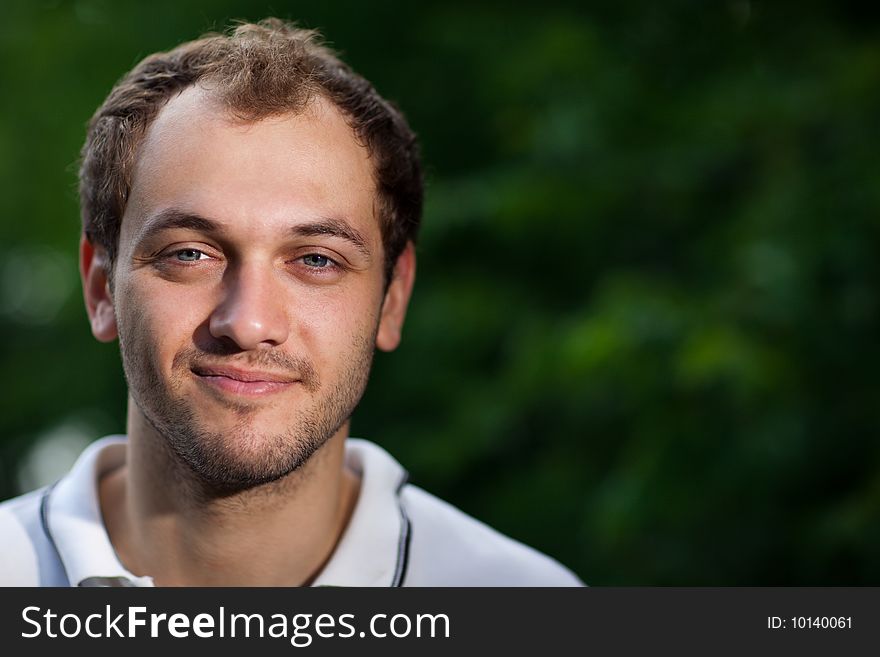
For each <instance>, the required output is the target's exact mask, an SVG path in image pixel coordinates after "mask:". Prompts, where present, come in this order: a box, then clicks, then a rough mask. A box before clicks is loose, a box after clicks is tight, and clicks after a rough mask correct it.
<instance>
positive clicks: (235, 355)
mask: <svg viewBox="0 0 880 657" xmlns="http://www.w3.org/2000/svg"><path fill="white" fill-rule="evenodd" d="M218 356H219V358H218ZM224 365H227V366H231V367H239V368H242V369H257V370H268V371H271V372H274V373H276V374H284V375H290V376H291V377H292V378H297V379H299V380H300V381H301V382H302V384H303V387H305V389H306V390H308V391H309V392H315V391H316V390H318V388H319V387H320V380H319V379H318V372H317V370H316V368H315V366H314V364H313V363H312V362H311V361H310V360H309V359H307V358H301V357H299V356H293V355H291V354H288V353H285V352H282V351H277V350H274V349H260V350H252V351H241V350H238V349H230V348H228V347H225V346H222V345H217V346H214V345H212V346H211V347H209V348H207V349H199V348H197V347H187V348H185V349H182V350H181V351H179V352H177V354H176V355H175V356H174V362H173V365H172V367H173V369H174V370H179V369H180V368H186V369H192V368H193V367H212V366H220V367H222V366H224Z"/></svg>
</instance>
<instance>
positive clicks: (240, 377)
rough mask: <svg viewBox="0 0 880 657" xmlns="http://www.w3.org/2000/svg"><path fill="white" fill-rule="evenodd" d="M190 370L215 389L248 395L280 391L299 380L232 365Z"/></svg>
mask: <svg viewBox="0 0 880 657" xmlns="http://www.w3.org/2000/svg"><path fill="white" fill-rule="evenodd" d="M191 371H192V373H193V374H195V375H196V377H197V379H198V380H199V381H200V382H202V383H204V384H206V385H208V386H210V387H212V388H214V389H216V390H220V391H223V392H226V393H231V394H234V395H244V396H248V397H261V396H265V395H271V394H275V393H278V392H282V391H284V390H287V389H289V388H290V387H291V386H293V385H294V384H296V383H298V382H299V379H297V378H295V377H292V376H290V375H285V374H276V373H273V372H260V371H255V370H240V369H237V368H232V367H193V368H191Z"/></svg>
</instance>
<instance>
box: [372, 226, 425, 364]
mask: <svg viewBox="0 0 880 657" xmlns="http://www.w3.org/2000/svg"><path fill="white" fill-rule="evenodd" d="M415 280H416V249H415V246H413V243H412V242H407V243H406V247H405V248H404V249H403V253H401V254H400V256H399V257H398V258H397V262H396V263H395V265H394V272H393V273H392V274H391V282H390V283H389V284H388V289H387V290H386V291H385V301H384V302H383V303H382V316H381V317H380V318H379V332H378V333H377V334H376V346H377V347H378V348H379V349H381V350H382V351H393V350H394V349H396V348H397V345H399V344H400V331H401V329H402V328H403V320H404V317H406V307H407V306H408V305H409V297H410V295H411V294H412V289H413V283H414V282H415Z"/></svg>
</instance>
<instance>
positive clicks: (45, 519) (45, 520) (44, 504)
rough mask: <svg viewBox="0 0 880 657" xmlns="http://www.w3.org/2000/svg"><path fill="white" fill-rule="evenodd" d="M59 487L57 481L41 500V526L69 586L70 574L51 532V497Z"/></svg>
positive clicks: (47, 488)
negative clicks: (56, 487)
mask: <svg viewBox="0 0 880 657" xmlns="http://www.w3.org/2000/svg"><path fill="white" fill-rule="evenodd" d="M57 485H58V482H57V481H56V482H55V483H54V484H52V485H51V486H47V487H46V491H45V492H44V493H43V497H42V498H41V499H40V526H41V527H42V528H43V533H44V534H45V535H46V538H47V539H48V541H49V545H51V546H52V549H53V550H55V555H56V556H57V557H58V563H59V564H60V565H61V570H63V571H64V577H65V578H66V579H67V584H68V585H69V584H70V573H68V572H67V567H66V566H65V565H64V560H63V559H62V558H61V552H60V551H59V550H58V544H57V543H55V537H54V536H52V532H51V531H50V530H49V495H51V494H52V491H53V490H55V486H57Z"/></svg>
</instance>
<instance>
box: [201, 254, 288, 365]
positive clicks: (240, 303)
mask: <svg viewBox="0 0 880 657" xmlns="http://www.w3.org/2000/svg"><path fill="white" fill-rule="evenodd" d="M225 278H226V280H225V281H224V284H225V285H224V287H225V295H224V297H223V299H222V300H221V302H220V303H219V304H218V306H217V307H216V308H215V309H214V312H213V313H211V319H210V322H209V328H210V331H211V335H213V336H214V337H215V338H226V339H229V340H232V341H233V342H234V343H235V344H236V345H238V347H239V348H241V349H242V350H251V349H257V348H258V347H260V346H261V345H268V346H276V345H280V344H282V343H284V342H285V341H286V340H287V337H288V335H289V332H290V327H289V325H288V317H287V312H286V310H285V295H284V294H283V292H282V290H281V289H280V287H279V281H278V280H277V279H276V274H275V272H273V271H272V270H271V267H267V266H265V265H262V266H261V265H259V264H256V263H254V264H250V265H244V264H243V265H240V266H238V267H236V268H235V269H234V270H227V272H226V276H225Z"/></svg>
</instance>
